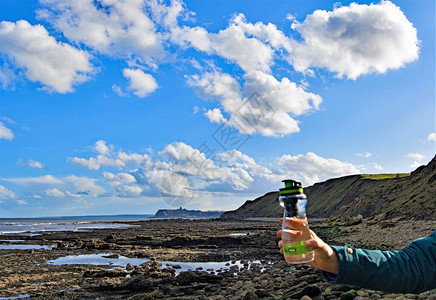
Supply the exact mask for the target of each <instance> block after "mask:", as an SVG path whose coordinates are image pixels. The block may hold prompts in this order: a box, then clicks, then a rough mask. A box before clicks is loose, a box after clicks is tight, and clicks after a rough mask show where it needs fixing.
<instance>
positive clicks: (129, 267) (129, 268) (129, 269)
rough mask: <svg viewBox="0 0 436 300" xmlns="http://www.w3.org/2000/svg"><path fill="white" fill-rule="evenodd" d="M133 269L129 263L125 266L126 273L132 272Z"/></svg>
mask: <svg viewBox="0 0 436 300" xmlns="http://www.w3.org/2000/svg"><path fill="white" fill-rule="evenodd" d="M133 269H134V267H133V266H132V265H131V264H130V263H128V264H127V265H126V270H127V271H131V270H133Z"/></svg>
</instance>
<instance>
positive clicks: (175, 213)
mask: <svg viewBox="0 0 436 300" xmlns="http://www.w3.org/2000/svg"><path fill="white" fill-rule="evenodd" d="M223 213H224V211H216V210H210V211H201V210H188V209H185V208H181V207H180V208H178V209H159V210H158V211H157V212H156V214H155V215H154V217H153V218H158V219H177V218H183V219H214V218H219V217H220V216H221V215H222V214H223Z"/></svg>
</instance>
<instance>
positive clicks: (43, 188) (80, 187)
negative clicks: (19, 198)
mask: <svg viewBox="0 0 436 300" xmlns="http://www.w3.org/2000/svg"><path fill="white" fill-rule="evenodd" d="M1 180H3V181H7V182H12V183H15V184H18V185H21V186H24V187H25V188H27V189H29V190H31V191H32V192H33V193H36V194H38V193H39V192H42V193H44V194H47V193H46V192H47V190H49V192H48V193H54V194H56V193H58V192H57V191H55V190H54V189H57V190H58V191H60V192H62V193H64V194H67V192H70V193H72V194H76V195H88V196H91V197H98V196H100V195H104V194H105V193H106V190H105V189H104V188H103V187H101V186H99V185H98V184H97V181H98V180H97V179H93V178H89V177H79V176H75V175H70V176H65V177H55V176H53V175H45V176H39V177H15V178H1Z"/></svg>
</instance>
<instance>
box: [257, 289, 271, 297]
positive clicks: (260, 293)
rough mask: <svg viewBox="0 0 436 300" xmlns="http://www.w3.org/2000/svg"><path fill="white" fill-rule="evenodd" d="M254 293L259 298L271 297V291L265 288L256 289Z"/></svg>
mask: <svg viewBox="0 0 436 300" xmlns="http://www.w3.org/2000/svg"><path fill="white" fill-rule="evenodd" d="M254 293H255V294H256V296H257V297H258V298H259V299H262V298H267V297H269V293H268V292H267V291H265V290H256V291H255V292H254Z"/></svg>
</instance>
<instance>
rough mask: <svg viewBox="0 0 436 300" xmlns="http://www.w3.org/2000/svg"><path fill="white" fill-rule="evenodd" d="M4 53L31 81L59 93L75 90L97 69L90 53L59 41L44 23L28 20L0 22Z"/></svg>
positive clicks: (1, 45)
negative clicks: (90, 60) (39, 23)
mask: <svg viewBox="0 0 436 300" xmlns="http://www.w3.org/2000/svg"><path fill="white" fill-rule="evenodd" d="M0 52H2V53H4V54H6V55H7V56H8V57H9V58H10V60H11V63H12V64H14V65H16V66H17V67H19V68H23V69H24V70H25V74H26V77H27V78H28V79H29V80H31V81H33V82H40V83H41V84H43V85H44V86H45V87H48V88H49V90H54V91H56V92H58V93H68V92H72V91H73V86H74V85H77V84H79V83H82V82H84V81H86V80H88V79H89V75H90V74H91V73H92V72H93V71H94V69H93V67H92V65H91V63H90V62H89V59H90V55H89V54H88V53H87V52H85V51H82V50H79V49H77V48H74V47H72V46H70V45H68V44H66V43H62V42H57V41H56V39H55V38H54V37H52V36H50V35H49V33H48V32H47V30H46V29H45V28H44V27H43V26H42V25H34V26H33V25H30V24H29V23H28V22H27V21H25V20H20V21H17V22H16V23H13V22H7V21H2V22H1V23H0Z"/></svg>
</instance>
